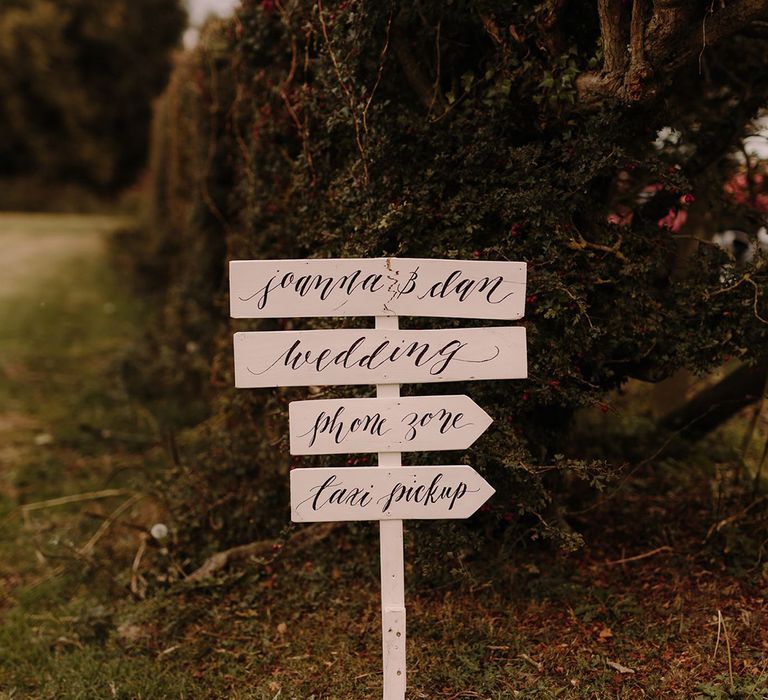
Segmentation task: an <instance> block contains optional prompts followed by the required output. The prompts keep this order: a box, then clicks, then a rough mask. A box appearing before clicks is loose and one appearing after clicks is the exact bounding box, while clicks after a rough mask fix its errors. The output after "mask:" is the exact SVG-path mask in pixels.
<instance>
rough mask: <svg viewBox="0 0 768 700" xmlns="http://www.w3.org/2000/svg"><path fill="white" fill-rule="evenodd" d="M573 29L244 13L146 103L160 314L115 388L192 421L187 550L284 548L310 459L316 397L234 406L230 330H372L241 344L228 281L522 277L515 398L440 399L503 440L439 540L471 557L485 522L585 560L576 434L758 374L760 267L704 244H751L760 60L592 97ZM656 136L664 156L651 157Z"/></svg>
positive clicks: (148, 237)
mask: <svg viewBox="0 0 768 700" xmlns="http://www.w3.org/2000/svg"><path fill="white" fill-rule="evenodd" d="M563 7H564V9H563V10H562V13H561V15H559V16H558V22H557V26H556V27H555V25H554V23H553V22H551V21H550V20H551V15H549V14H547V6H542V5H541V4H539V3H535V2H520V3H512V4H510V3H504V2H495V1H493V0H489V1H487V2H480V3H465V2H452V3H443V2H430V1H428V2H420V3H408V2H365V1H357V2H355V1H352V2H349V1H347V2H320V1H319V0H318V1H317V2H313V3H293V2H285V3H273V2H266V1H262V2H255V1H253V0H246V2H244V3H243V5H242V7H241V8H240V9H239V10H238V11H237V14H236V16H235V18H234V19H233V20H231V21H227V22H219V23H212V24H210V25H209V26H208V28H207V30H206V31H205V32H204V33H203V36H202V41H201V45H200V47H199V48H198V49H197V50H196V51H195V52H194V53H192V54H191V55H187V56H185V57H183V58H182V59H180V61H179V63H178V65H177V66H176V69H175V72H174V75H173V77H172V81H171V85H170V87H169V88H168V90H167V91H166V93H165V94H164V96H163V98H162V99H161V101H160V103H159V105H158V108H157V114H156V120H155V126H154V131H153V155H152V167H151V178H152V180H151V203H150V205H149V206H148V208H147V212H146V218H145V226H144V227H143V228H142V230H141V231H138V232H133V233H131V234H130V235H126V236H124V237H123V239H122V241H121V244H120V246H119V247H118V250H117V254H118V255H121V256H122V258H121V259H122V261H123V262H125V261H129V262H130V266H131V267H132V269H133V270H134V272H135V273H136V276H137V279H139V280H140V281H141V284H142V285H143V286H145V287H147V286H149V287H151V288H153V289H154V293H155V294H156V299H157V318H156V319H155V320H154V321H153V326H152V331H151V334H150V336H149V337H148V339H147V345H146V346H145V347H144V348H143V350H141V351H140V352H138V353H137V354H135V355H134V357H133V359H132V361H131V362H130V363H128V364H127V365H126V368H125V371H126V373H127V376H128V377H129V379H130V381H131V383H132V385H133V386H134V387H135V390H136V391H137V393H138V394H139V395H141V396H142V398H143V399H144V400H149V401H151V402H154V404H155V405H156V406H158V407H162V413H163V415H165V416H174V415H176V416H179V417H181V416H182V415H183V416H185V418H184V421H182V420H181V418H179V420H173V419H169V423H168V425H169V427H172V428H173V429H174V430H178V429H179V426H180V425H181V424H182V423H184V424H185V425H186V427H187V432H186V433H185V438H184V439H183V440H182V447H181V449H180V451H178V453H174V454H175V455H176V456H175V460H176V462H175V466H174V468H173V469H172V470H171V472H170V473H169V474H168V475H167V478H168V488H172V489H173V494H174V499H173V503H172V507H173V509H174V516H175V524H176V526H177V529H178V532H179V537H180V539H179V546H180V547H181V548H182V550H184V549H186V550H187V551H188V552H189V553H190V556H193V557H194V558H196V559H199V558H200V557H201V556H202V555H203V554H205V553H206V551H210V550H214V549H218V548H221V547H226V546H228V545H233V544H238V543H240V542H243V541H247V540H250V539H259V538H261V537H263V536H265V534H274V532H276V531H277V530H279V529H280V528H281V527H282V525H283V524H284V523H285V522H287V520H288V517H287V513H288V497H287V482H288V480H287V472H288V470H289V469H290V467H291V466H296V465H297V464H298V463H300V462H299V461H298V460H293V461H291V459H290V457H289V456H288V449H287V425H288V421H287V402H288V401H289V400H291V399H295V398H301V397H303V396H306V395H307V393H306V391H305V390H281V391H261V390H259V391H235V390H234V388H233V377H232V369H231V365H232V360H231V355H232V349H231V337H232V333H233V332H234V331H236V330H244V329H260V328H262V329H268V328H304V327H317V326H319V325H325V326H328V327H330V326H333V327H340V326H341V325H350V326H356V325H361V324H362V323H364V321H361V320H356V319H351V320H347V321H343V322H342V321H338V320H332V319H327V320H321V321H317V322H314V321H291V320H286V321H274V322H262V323H259V322H255V321H253V322H243V321H239V322H232V321H230V320H229V319H228V299H227V289H226V285H227V277H226V261H227V260H228V259H243V258H281V257H282V258H303V257H336V256H361V257H368V256H381V255H395V256H410V257H454V258H457V259H475V258H478V259H489V260H523V261H526V262H527V263H528V265H529V287H528V290H529V291H528V295H529V296H528V299H527V313H526V318H525V320H524V323H525V325H526V327H527V329H528V339H529V379H528V380H527V381H519V382H482V383H473V384H472V385H439V386H437V387H434V386H431V387H429V391H430V392H435V393H437V392H446V393H455V392H457V391H458V392H466V393H469V394H470V395H471V396H472V397H473V399H474V400H476V401H477V402H478V403H479V404H480V405H481V406H483V407H484V408H485V409H486V410H487V411H488V412H489V413H490V414H491V415H492V416H493V417H494V419H495V423H494V426H493V427H492V428H491V430H489V432H488V433H487V434H486V436H484V437H483V439H482V440H481V441H480V442H479V443H478V444H477V446H476V447H475V448H474V449H472V450H470V451H469V452H468V453H467V454H466V455H465V457H466V459H467V460H468V461H469V462H470V463H471V464H472V465H473V466H475V467H476V468H477V469H478V470H479V471H480V472H481V473H483V474H484V475H485V476H486V478H487V479H488V480H489V481H490V482H491V483H492V484H493V485H494V486H495V487H496V488H497V491H498V494H497V496H496V497H494V499H493V500H492V501H491V505H490V511H488V512H486V513H485V514H484V515H483V516H482V517H480V518H479V519H476V520H473V521H471V522H470V523H469V524H466V525H451V526H448V525H445V526H443V527H454V528H459V529H461V528H464V532H465V534H466V535H467V536H468V537H469V538H470V541H471V538H472V537H473V535H472V534H471V533H472V530H471V528H475V529H477V528H481V529H483V530H484V531H485V532H486V534H488V533H495V534H497V535H499V536H502V537H504V536H507V535H512V536H514V537H517V536H518V535H519V534H520V533H521V532H522V533H528V534H529V535H531V534H533V535H541V534H544V535H547V536H553V537H555V538H557V539H558V541H559V542H561V543H563V544H566V545H568V544H574V543H575V542H576V541H577V540H578V536H576V535H574V534H573V532H572V531H571V530H570V529H569V528H568V527H567V525H566V523H567V513H564V512H563V507H562V504H563V502H564V494H565V493H572V492H573V491H574V488H575V485H576V484H577V483H583V484H586V485H587V486H588V487H589V488H591V487H593V486H597V485H599V484H601V483H603V482H604V480H606V479H608V478H610V477H611V476H612V475H613V473H614V472H615V469H616V466H617V465H609V464H604V463H602V462H593V461H591V459H589V458H587V457H588V456H589V455H591V454H593V453H594V452H595V450H593V449H592V447H593V445H585V444H584V442H583V441H581V442H578V441H575V440H574V438H573V435H572V433H571V427H572V425H573V418H574V416H575V415H576V414H577V413H578V411H580V410H581V409H584V408H589V407H593V408H594V407H599V408H601V409H603V410H610V406H609V398H607V397H608V396H609V393H610V392H611V391H612V390H615V389H617V388H619V387H622V386H623V385H624V384H625V383H626V382H627V380H628V379H630V378H636V379H640V380H643V381H650V382H656V381H659V380H661V379H663V378H664V377H667V376H669V375H670V374H672V373H673V372H674V371H675V370H677V369H679V368H687V369H690V370H692V371H694V372H696V373H705V372H707V371H709V370H711V369H713V368H715V367H717V366H719V365H720V364H722V362H723V361H724V358H725V357H733V358H738V359H740V360H742V361H744V362H757V361H759V360H760V359H761V358H762V357H764V353H765V347H766V340H767V339H768V324H766V320H765V319H766V317H768V310H767V309H766V303H765V301H764V297H763V295H762V288H763V285H764V284H765V280H766V266H765V260H764V258H761V257H759V256H758V257H757V258H756V259H755V260H754V261H753V262H752V263H751V265H750V266H748V267H746V268H741V269H734V268H732V267H728V265H729V258H728V255H727V253H726V252H724V251H723V250H721V249H720V248H718V247H716V246H713V245H711V244H709V243H708V241H709V238H710V236H711V234H712V233H714V232H715V231H717V230H722V229H724V228H731V227H733V226H734V225H735V224H734V222H737V223H738V225H739V226H742V227H744V228H746V229H748V230H749V231H750V232H751V233H753V234H754V232H755V231H756V230H757V228H758V227H759V226H760V225H761V222H762V219H761V218H760V217H761V215H760V214H758V213H757V212H756V211H755V209H754V207H753V206H751V205H752V204H754V193H751V197H747V198H746V199H743V201H742V202H740V203H735V202H734V200H733V198H730V197H729V196H728V195H727V193H726V192H725V190H724V186H725V184H726V183H727V182H729V181H730V180H731V178H732V177H733V175H734V173H735V172H737V170H739V168H740V167H741V166H739V164H738V163H737V161H736V160H735V159H734V157H733V153H734V152H735V151H736V150H738V148H739V145H740V144H741V143H742V140H743V138H744V136H745V135H746V134H747V133H749V130H750V128H751V126H750V124H751V120H752V119H753V118H754V117H755V115H756V112H757V109H758V107H760V106H762V105H764V104H765V102H766V98H767V97H768V73H766V72H765V70H763V69H762V67H763V65H764V57H765V52H766V49H767V48H768V42H767V41H766V39H764V38H762V37H757V38H755V37H745V36H741V35H736V36H732V37H730V38H729V39H727V40H726V41H722V42H721V43H719V44H717V45H715V46H712V47H708V48H707V49H706V51H705V52H703V53H702V55H701V60H700V61H698V62H697V61H692V62H689V63H688V64H685V65H684V66H682V67H680V65H679V64H677V65H673V63H672V62H671V59H670V63H669V72H665V70H666V66H664V65H658V66H654V67H653V68H655V70H656V72H655V73H654V72H653V71H651V75H652V76H653V78H652V80H653V81H654V84H653V86H652V87H653V88H654V89H653V90H651V89H650V88H648V86H647V85H646V83H643V84H642V85H641V87H642V90H640V88H637V90H638V91H637V99H635V98H634V97H633V96H635V93H634V92H632V90H633V89H635V88H636V87H637V86H634V87H633V85H629V86H628V87H627V90H626V91H623V92H622V90H618V89H617V90H616V94H615V96H614V97H610V96H606V95H605V94H600V95H599V99H596V98H595V93H594V91H593V90H592V88H591V87H590V88H589V89H585V88H584V85H587V86H591V85H592V84H593V83H594V81H595V80H598V79H602V77H601V76H603V77H604V72H603V73H601V68H600V67H601V66H604V65H605V64H606V56H605V50H604V47H603V46H602V44H601V41H600V31H599V25H598V22H597V12H596V10H594V8H593V10H592V11H587V10H586V9H584V8H582V6H581V5H579V6H576V5H575V4H574V6H573V7H569V6H567V5H564V6H563ZM553 27H554V28H553ZM672 69H674V73H673V72H672ZM643 75H646V74H643ZM672 76H674V82H672V81H671V77H672ZM644 80H649V79H648V77H647V75H646V77H645V78H644ZM590 81H592V82H590ZM630 88H632V89H630ZM646 88H648V89H646ZM665 126H671V127H673V128H674V129H675V130H677V132H679V140H678V141H677V143H674V144H672V143H668V144H666V145H659V144H658V143H655V142H656V140H657V133H658V131H659V129H660V128H662V127H665ZM444 323H445V322H443V321H440V322H433V321H431V320H425V319H414V320H410V319H404V321H403V325H405V326H408V325H412V326H419V327H430V326H432V325H435V326H437V325H443V324H444ZM448 323H450V322H448ZM462 323H464V322H462ZM456 325H458V322H457V324H456ZM408 391H413V392H414V393H422V394H423V393H425V390H424V389H423V388H420V387H412V388H411V387H409V388H408ZM351 393H353V392H352V391H350V390H349V389H348V388H346V389H345V388H341V389H324V390H323V391H322V394H323V395H324V396H341V395H350V394H351ZM315 395H317V394H315ZM190 415H191V417H192V420H190ZM190 423H193V424H194V425H195V427H194V429H192V430H189V426H190ZM600 438H601V436H600V435H595V436H594V438H593V439H594V442H596V443H599V441H600ZM432 457H434V456H432ZM432 457H430V455H419V456H416V457H413V459H418V460H425V461H428V460H430V459H432ZM438 458H439V459H445V455H440V456H438ZM455 458H457V459H460V458H461V457H460V456H458V455H457V456H455ZM357 459H359V457H358V458H357ZM301 463H303V462H301ZM313 463H316V460H313ZM431 527H434V526H431ZM201 543H207V548H204V549H202V550H201V549H200V546H201Z"/></svg>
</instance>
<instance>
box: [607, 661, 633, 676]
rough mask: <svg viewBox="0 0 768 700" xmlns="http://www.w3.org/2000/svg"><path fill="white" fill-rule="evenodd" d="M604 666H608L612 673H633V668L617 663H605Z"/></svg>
mask: <svg viewBox="0 0 768 700" xmlns="http://www.w3.org/2000/svg"><path fill="white" fill-rule="evenodd" d="M605 663H606V664H608V666H610V667H611V668H612V669H613V670H614V671H618V672H619V673H634V672H635V670H634V669H633V668H628V667H626V666H622V665H621V664H620V663H618V662H617V661H606V662H605Z"/></svg>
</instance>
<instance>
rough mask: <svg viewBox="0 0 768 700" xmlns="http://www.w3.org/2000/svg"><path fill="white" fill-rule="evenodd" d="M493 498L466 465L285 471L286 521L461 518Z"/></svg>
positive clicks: (481, 481)
mask: <svg viewBox="0 0 768 700" xmlns="http://www.w3.org/2000/svg"><path fill="white" fill-rule="evenodd" d="M493 493H494V489H493V488H492V487H491V485H490V484H489V483H488V482H487V481H486V480H485V479H483V477H482V476H480V474H478V473H477V472H476V471H475V470H474V469H472V467H470V466H466V465H450V466H441V467H434V466H429V467H422V466H419V467H393V468H388V467H318V468H313V467H310V468H298V469H293V470H292V471H291V519H292V520H293V521H294V522H336V521H347V520H442V519H463V518H468V517H469V516H470V515H472V514H473V513H474V512H475V511H476V510H477V509H478V508H479V507H480V506H481V505H483V503H485V502H486V501H487V500H488V499H489V498H490V497H491V496H492V495H493Z"/></svg>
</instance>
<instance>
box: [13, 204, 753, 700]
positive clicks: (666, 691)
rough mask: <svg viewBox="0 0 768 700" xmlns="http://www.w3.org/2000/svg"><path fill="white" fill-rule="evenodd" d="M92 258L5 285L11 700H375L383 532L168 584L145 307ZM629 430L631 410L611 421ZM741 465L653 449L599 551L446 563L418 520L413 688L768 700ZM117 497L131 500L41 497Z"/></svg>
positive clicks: (411, 612)
mask: <svg viewBox="0 0 768 700" xmlns="http://www.w3.org/2000/svg"><path fill="white" fill-rule="evenodd" d="M53 221H54V222H55V219H53ZM92 223H93V221H92V220H90V223H89V221H88V220H81V221H80V223H79V224H78V223H77V222H76V221H73V220H69V222H68V225H69V226H74V227H75V229H76V230H77V231H75V233H74V234H73V235H77V236H80V235H85V236H88V235H97V236H98V235H100V234H98V233H94V230H93V227H92ZM15 225H16V226H17V228H19V227H20V230H23V229H24V221H23V220H22V219H20V220H17V222H16V224H15ZM30 226H31V227H32V228H34V227H35V226H39V220H36V223H30ZM78 232H79V233H78ZM30 235H34V236H41V235H45V232H44V231H40V230H39V228H35V229H34V232H32V231H30ZM76 248H77V246H76ZM77 250H79V251H80V252H78V253H77V254H75V255H64V256H63V257H61V258H60V259H59V260H58V262H57V263H56V264H55V265H52V266H50V267H49V268H48V272H47V273H46V275H45V276H44V278H43V279H38V280H36V281H29V280H27V281H24V283H23V284H21V283H20V284H19V286H18V288H17V290H16V292H15V293H13V294H10V295H6V296H5V297H2V298H0V372H1V373H2V375H1V376H2V382H0V440H1V441H2V442H1V443H0V460H1V461H0V464H1V465H2V466H0V523H1V525H0V527H2V537H0V591H2V595H3V598H2V602H0V615H2V625H1V626H0V699H2V700H10V698H14V699H16V698H34V699H37V698H51V699H53V698H56V699H57V700H58V699H67V698H73V699H74V698H88V699H89V700H90V699H92V698H125V699H126V700H129V699H138V698H142V699H151V700H155V699H164V698H179V699H181V698H185V699H193V698H211V699H213V698H230V699H234V700H245V699H257V700H262V699H263V700H309V699H310V698H312V699H313V700H321V699H328V700H353V699H360V698H376V697H380V696H381V675H380V668H381V661H380V607H379V606H380V603H379V574H378V545H377V536H376V528H375V526H373V525H369V524H362V525H350V526H348V527H343V528H341V529H339V530H337V531H336V532H334V534H333V535H331V536H330V537H329V538H328V539H327V540H325V541H323V542H321V543H320V544H319V545H317V547H316V548H315V549H314V550H312V551H309V552H305V553H303V554H298V553H296V552H291V551H290V548H287V549H285V550H281V551H276V552H275V553H274V554H273V555H271V556H270V557H268V558H267V559H264V560H252V561H250V562H247V563H246V564H245V565H242V566H240V567H239V568H234V569H232V570H229V571H226V572H223V573H222V574H220V575H219V576H218V577H216V578H213V579H210V580H208V581H205V582H203V583H198V584H194V585H193V584H190V583H185V582H184V581H176V582H173V581H171V580H170V579H169V578H168V572H170V571H173V570H174V569H176V570H178V569H185V570H186V571H189V570H190V567H192V566H193V563H191V562H175V561H174V558H173V556H174V552H173V536H171V537H170V538H169V539H168V540H167V541H157V540H154V539H153V538H152V537H151V536H150V535H149V534H148V530H149V528H150V527H151V526H152V525H153V524H154V523H156V522H162V521H164V519H165V517H166V513H165V511H164V509H163V499H162V498H161V497H160V496H162V494H157V493H155V492H154V488H155V487H154V486H153V484H154V481H153V477H154V475H156V474H157V473H158V472H159V471H160V470H161V469H162V468H163V465H164V463H165V459H166V458H165V454H164V451H163V450H162V449H161V448H160V447H159V446H158V439H157V428H156V425H155V422H154V419H153V418H152V417H151V416H149V415H147V413H146V412H145V411H144V410H143V409H142V407H140V406H137V405H135V404H134V403H133V402H132V401H131V400H130V398H129V396H128V395H127V393H126V391H125V389H124V386H123V382H122V379H121V372H120V361H121V357H122V355H123V353H124V351H125V349H126V348H127V347H128V346H129V345H130V344H132V343H134V342H136V341H137V339H138V337H139V334H140V332H141V326H142V319H143V317H144V314H145V312H146V309H145V308H144V307H143V306H142V302H141V301H140V300H136V299H134V298H132V297H131V296H130V295H129V294H128V293H127V292H126V291H125V290H124V289H123V288H122V287H121V285H120V284H119V282H118V281H117V280H116V279H115V278H114V276H113V275H112V274H111V273H110V272H109V270H108V269H107V267H106V264H105V262H104V260H103V258H102V256H101V253H100V250H101V248H100V247H99V246H94V247H88V246H86V247H85V248H77ZM622 411H623V409H622ZM601 416H603V414H596V420H599V421H604V420H608V419H611V418H612V417H614V415H613V412H612V413H611V414H609V415H608V416H607V417H601ZM628 422H629V423H631V421H630V419H629V417H628V416H627V414H626V413H620V412H619V410H618V409H617V411H616V415H615V422H614V424H612V426H611V425H608V424H602V429H603V430H604V431H605V433H606V434H607V433H609V432H610V431H611V430H615V431H616V434H617V436H618V435H619V433H620V432H621V431H622V430H624V429H625V428H626V427H627V426H626V425H625V424H626V423H628ZM630 427H631V426H630ZM728 431H731V432H733V434H734V440H733V441H732V442H733V444H737V443H738V442H739V440H738V439H736V438H739V439H740V436H741V435H743V430H742V431H740V430H739V429H737V428H736V427H734V426H733V425H731V426H729V427H728V428H727V429H726V433H727V432H728ZM626 434H627V433H626V431H625V433H624V435H625V437H624V438H622V439H626ZM726 437H727V435H726ZM720 438H721V439H725V438H724V437H723V435H721V436H720ZM617 440H618V438H617ZM654 451H655V448H654V446H649V454H652V453H653V452H654ZM738 466H739V460H738V454H737V452H734V449H733V448H730V447H728V446H727V445H724V444H721V445H717V444H708V445H706V446H704V447H702V448H701V449H700V450H698V451H694V452H692V453H689V454H687V456H686V457H685V458H682V457H680V456H678V458H677V459H676V460H675V459H672V458H659V459H656V460H654V461H653V462H652V463H649V464H648V465H646V467H645V468H644V469H643V470H639V471H638V472H637V473H635V474H634V475H633V476H632V478H630V479H627V480H626V481H625V482H623V484H622V488H621V489H620V490H619V491H616V492H615V493H614V494H613V496H612V497H611V498H606V499H602V500H598V501H596V502H595V503H593V504H592V506H591V507H590V509H589V510H588V511H586V512H583V513H581V514H580V515H579V514H573V515H572V522H573V523H574V524H575V525H576V526H577V527H578V528H579V530H580V531H582V532H583V533H584V535H585V538H586V541H587V542H588V545H587V547H585V548H584V549H582V550H580V551H579V552H576V553H573V554H564V553H558V552H553V551H551V550H548V549H547V548H546V547H541V546H539V547H531V548H529V549H527V550H525V549H522V550H520V549H518V550H516V551H514V552H509V551H508V550H505V549H502V548H501V547H500V546H499V545H498V544H496V543H495V542H493V541H481V542H480V544H479V545H478V548H476V549H473V548H472V547H467V546H465V545H461V546H457V547H456V548H455V550H454V551H450V552H449V551H447V550H446V551H445V552H441V553H440V554H439V555H431V556H427V555H425V553H424V551H423V548H424V541H425V539H424V534H425V531H424V528H425V527H430V528H433V527H434V528H437V527H443V526H442V525H440V524H438V523H430V524H427V525H424V524H420V525H417V524H413V525H409V526H408V527H407V529H406V562H407V569H408V571H407V593H406V600H407V606H408V635H409V638H408V673H409V695H408V697H409V699H412V700H415V699H417V698H418V699H428V700H440V699H443V700H470V699H474V698H483V699H486V700H489V699H494V700H502V699H503V700H508V699H510V698H524V699H526V700H529V699H530V700H539V699H540V700H549V699H550V698H563V699H568V700H582V699H591V698H594V699H598V700H602V699H606V700H607V699H611V700H615V699H620V700H622V699H626V700H629V699H632V700H635V699H636V698H680V699H694V698H701V699H704V700H706V699H708V698H715V699H725V698H731V699H736V698H739V699H741V700H765V698H768V661H767V659H768V620H767V619H766V595H767V594H768V576H766V573H765V569H764V568H763V565H762V558H761V557H762V549H761V545H760V542H759V541H758V542H757V543H755V542H754V541H753V540H754V538H752V539H750V537H749V536H748V535H749V533H748V530H749V527H752V526H753V525H754V526H755V528H756V529H755V532H758V531H759V530H758V529H757V526H758V525H760V524H761V520H760V518H763V520H764V519H765V514H764V510H763V511H761V510H760V509H758V508H755V509H753V510H752V511H750V512H749V513H747V514H746V515H744V516H739V513H740V509H742V508H743V506H744V504H743V502H739V501H737V500H735V499H732V500H729V499H728V498H727V494H728V493H729V492H730V491H731V490H732V489H731V488H730V487H729V485H732V484H733V482H734V471H735V470H736V469H737V467H738ZM105 489H116V490H119V491H120V492H121V495H118V496H110V497H106V498H98V499H92V500H79V501H73V502H69V503H64V504H60V505H48V506H46V507H40V508H39V509H37V510H29V509H28V510H27V511H26V512H25V510H24V509H23V506H25V505H29V504H33V503H39V502H41V501H43V500H45V499H56V498H60V497H62V496H67V495H70V496H75V495H78V494H80V495H82V494H87V493H93V492H99V491H103V490H105ZM718 494H719V495H718ZM723 494H726V495H725V496H723ZM170 497H173V494H170ZM734 515H736V516H739V517H736V518H734V519H733V520H731V521H729V522H727V523H726V524H725V525H724V526H723V527H722V528H721V529H720V530H719V531H718V530H716V529H715V530H713V529H712V526H713V525H717V523H720V522H723V521H724V520H726V519H728V518H729V517H731V516H734ZM750 518H752V519H750ZM764 524H765V523H764V522H763V523H762V525H763V526H764ZM762 532H765V530H763V531H762ZM763 536H764V535H763ZM94 538H97V539H94ZM89 543H92V546H90V547H86V545H88V544H89ZM176 578H178V576H177V577H176ZM726 633H727V639H726Z"/></svg>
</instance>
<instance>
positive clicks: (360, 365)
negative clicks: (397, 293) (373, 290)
mask: <svg viewBox="0 0 768 700" xmlns="http://www.w3.org/2000/svg"><path fill="white" fill-rule="evenodd" d="M234 342H235V386H236V387H238V388H240V389H253V388H257V387H270V386H274V387H276V386H311V385H318V386H319V385H325V386H328V385H335V384H345V385H346V384H404V383H406V382H407V383H414V384H415V383H418V384H422V383H426V382H455V381H466V380H469V379H520V378H523V377H525V376H526V366H527V365H526V353H525V328H522V327H520V326H501V327H496V328H461V329H458V330H442V329H441V330H426V331H395V330H393V331H382V330H378V329H373V328H371V329H368V328H361V329H347V328H340V329H335V330H321V331H261V332H258V331H257V332H252V333H235V340H234Z"/></svg>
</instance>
